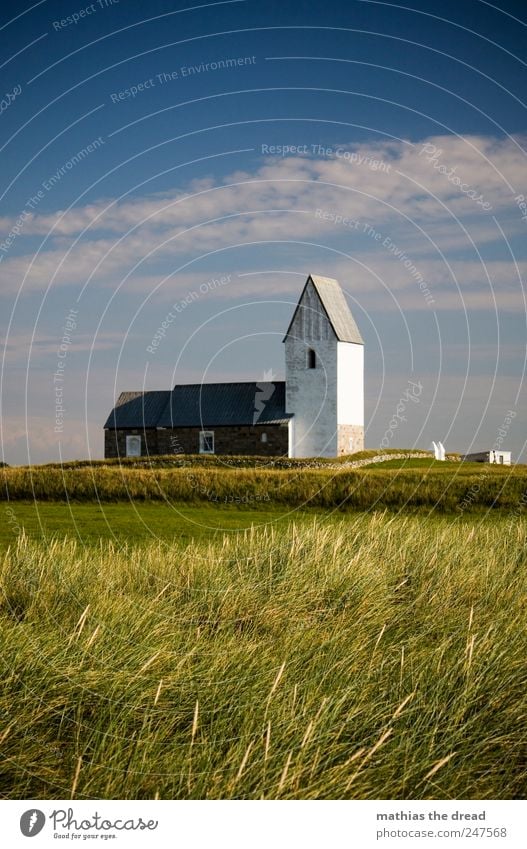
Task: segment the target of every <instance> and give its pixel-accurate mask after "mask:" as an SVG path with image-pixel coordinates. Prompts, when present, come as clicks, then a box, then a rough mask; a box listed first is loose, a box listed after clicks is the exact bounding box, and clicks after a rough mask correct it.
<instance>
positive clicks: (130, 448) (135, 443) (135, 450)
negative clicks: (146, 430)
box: [126, 436, 141, 457]
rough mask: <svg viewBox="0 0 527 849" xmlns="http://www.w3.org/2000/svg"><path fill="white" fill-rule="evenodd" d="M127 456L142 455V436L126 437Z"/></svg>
mask: <svg viewBox="0 0 527 849" xmlns="http://www.w3.org/2000/svg"><path fill="white" fill-rule="evenodd" d="M126 456H127V457H140V456H141V437H140V436H127V437H126Z"/></svg>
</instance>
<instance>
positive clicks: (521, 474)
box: [0, 452, 527, 512]
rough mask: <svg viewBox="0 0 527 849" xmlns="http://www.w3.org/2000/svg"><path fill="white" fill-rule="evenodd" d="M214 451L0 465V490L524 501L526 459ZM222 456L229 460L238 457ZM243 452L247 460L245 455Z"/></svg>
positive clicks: (276, 503)
mask: <svg viewBox="0 0 527 849" xmlns="http://www.w3.org/2000/svg"><path fill="white" fill-rule="evenodd" d="M365 453H367V452H365ZM372 453H374V452H372ZM220 459H221V458H214V460H213V461H210V462H206V463H203V461H202V459H201V458H188V459H187V460H185V463H186V465H184V466H170V465H169V466H164V465H160V466H157V465H154V466H153V467H151V468H150V467H148V466H145V464H144V463H143V462H142V461H141V463H140V464H138V465H136V466H134V465H132V464H129V463H125V464H123V465H122V466H118V465H116V464H110V465H104V464H101V463H94V464H92V465H86V464H76V465H75V464H69V465H65V466H64V467H58V466H52V465H50V466H37V467H32V468H31V467H23V468H20V467H19V468H8V469H2V470H0V479H1V480H2V484H3V486H2V488H1V489H0V493H1V495H0V498H1V497H3V498H4V499H9V500H14V501H17V500H38V501H79V502H80V501H85V502H97V501H99V502H119V501H123V502H124V501H131V502H133V503H134V504H137V503H138V502H149V501H156V502H167V503H173V504H177V503H186V504H198V503H207V502H208V503H209V504H215V505H216V506H224V505H232V504H234V505H236V504H238V505H241V506H250V507H252V508H255V509H259V508H263V509H265V510H267V509H268V508H272V509H275V508H276V509H284V508H288V507H289V508H298V507H303V506H307V505H309V506H310V507H318V508H330V509H333V508H343V509H348V508H351V509H356V510H369V509H378V508H382V507H389V508H390V509H394V510H400V509H407V508H428V509H429V510H431V511H443V512H444V511H459V510H461V511H463V512H464V511H466V510H485V509H496V508H499V509H504V510H514V509H515V508H517V507H518V505H522V503H525V502H527V467H525V466H518V467H504V466H501V467H500V466H489V465H481V464H466V463H460V462H457V463H456V462H451V463H439V462H434V461H433V460H429V459H409V460H404V461H401V460H388V462H386V463H376V464H373V465H366V466H363V467H361V468H349V467H347V466H346V465H345V463H344V462H343V463H337V464H335V465H336V467H335V468H333V467H330V466H329V465H328V464H327V463H322V464H321V465H320V466H317V467H313V468H311V467H308V468H303V467H298V468H297V467H291V468H267V467H261V466H259V465H256V466H255V467H247V466H243V465H242V466H240V467H239V468H238V467H234V468H228V467H225V466H224V465H222V464H221V463H220V462H219V461H220ZM227 459H228V460H229V462H230V461H233V460H236V459H237V458H227ZM238 459H239V458H238ZM364 459H365V460H366V461H367V459H369V458H368V457H366V458H364ZM242 460H243V462H246V461H247V458H242ZM286 460H287V458H286ZM171 462H173V459H172V461H171ZM182 462H183V461H182ZM392 464H395V465H394V466H392Z"/></svg>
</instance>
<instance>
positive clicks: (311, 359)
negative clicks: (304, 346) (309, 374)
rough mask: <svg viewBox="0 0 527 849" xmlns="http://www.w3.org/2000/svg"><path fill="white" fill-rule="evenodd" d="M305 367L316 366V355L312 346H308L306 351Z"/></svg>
mask: <svg viewBox="0 0 527 849" xmlns="http://www.w3.org/2000/svg"><path fill="white" fill-rule="evenodd" d="M307 367H308V368H316V367H317V355H316V354H315V352H314V350H313V348H310V349H309V351H308V352H307Z"/></svg>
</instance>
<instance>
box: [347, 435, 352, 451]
mask: <svg viewBox="0 0 527 849" xmlns="http://www.w3.org/2000/svg"><path fill="white" fill-rule="evenodd" d="M348 449H349V452H350V454H353V437H352V436H350V438H349V439H348Z"/></svg>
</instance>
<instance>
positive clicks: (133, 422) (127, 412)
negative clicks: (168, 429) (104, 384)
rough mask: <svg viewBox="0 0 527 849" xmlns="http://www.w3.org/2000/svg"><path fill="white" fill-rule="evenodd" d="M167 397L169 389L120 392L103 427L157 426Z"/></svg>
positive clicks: (168, 396)
mask: <svg viewBox="0 0 527 849" xmlns="http://www.w3.org/2000/svg"><path fill="white" fill-rule="evenodd" d="M169 398H170V390H158V391H157V392H121V394H120V395H119V398H118V400H117V404H116V405H115V407H114V409H113V410H112V412H111V413H110V415H109V416H108V419H107V421H106V424H105V425H104V427H105V428H109V427H111V428H114V427H133V428H143V427H157V422H158V420H159V416H160V415H161V413H162V412H163V410H164V409H165V407H166V405H167V403H168V400H169Z"/></svg>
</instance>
